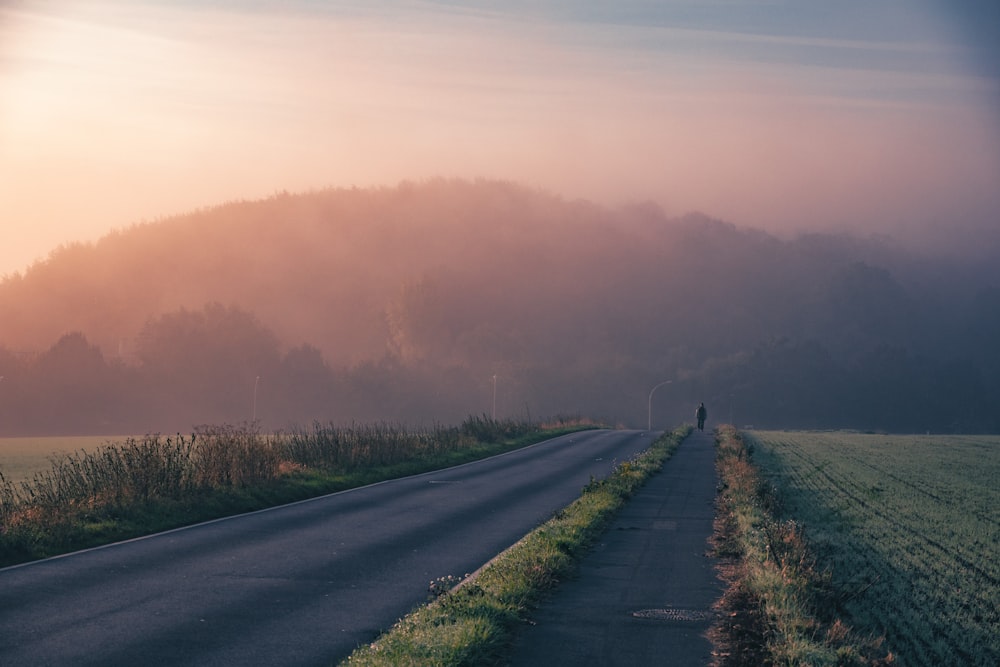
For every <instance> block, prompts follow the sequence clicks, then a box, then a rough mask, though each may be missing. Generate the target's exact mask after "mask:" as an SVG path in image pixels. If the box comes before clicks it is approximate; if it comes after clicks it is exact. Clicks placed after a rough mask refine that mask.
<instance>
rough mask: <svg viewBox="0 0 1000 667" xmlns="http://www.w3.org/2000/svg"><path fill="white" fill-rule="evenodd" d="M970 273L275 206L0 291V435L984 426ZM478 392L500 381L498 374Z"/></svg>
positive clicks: (87, 258) (635, 216)
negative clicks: (677, 424)
mask: <svg viewBox="0 0 1000 667" xmlns="http://www.w3.org/2000/svg"><path fill="white" fill-rule="evenodd" d="M993 266H994V265H992V264H990V263H988V262H985V261H983V262H980V263H978V264H971V263H969V262H964V261H961V260H958V259H955V258H944V257H941V258H934V257H927V256H921V257H918V256H915V255H913V254H911V253H908V252H904V251H903V250H901V249H900V248H899V247H898V246H897V245H895V244H894V242H893V241H892V240H891V239H860V238H856V237H849V236H838V235H821V234H813V235H805V236H800V237H797V238H794V239H790V240H788V239H785V240H783V239H779V238H776V237H774V236H771V235H769V234H767V233H765V232H762V231H759V230H750V229H741V228H738V227H736V226H734V225H732V224H729V223H725V222H722V221H718V220H713V219H711V218H709V217H707V216H703V215H700V214H693V215H688V216H685V217H682V218H668V217H667V216H665V215H664V214H663V212H662V211H661V210H659V209H658V208H657V207H656V206H653V205H636V206H629V207H621V208H617V209H609V208H605V207H602V206H598V205H596V204H593V203H589V202H585V201H566V200H564V199H561V198H559V197H557V196H555V195H552V194H550V193H546V192H540V191H536V190H532V189H530V188H526V187H523V186H520V185H517V184H512V183H504V182H493V181H479V182H466V181H443V180H442V181H431V182H427V183H420V184H413V183H404V184H401V185H400V186H398V187H394V188H383V189H368V190H358V189H329V190H322V191H315V192H309V193H304V194H297V195H292V194H287V193H280V194H277V195H275V196H273V197H271V198H269V199H266V200H262V201H253V202H231V203H227V204H223V205H220V206H218V207H214V208H211V209H205V210H200V211H195V212H192V213H190V214H187V215H182V216H177V217H173V218H168V219H163V220H157V221H154V222H147V223H143V224H139V225H136V226H134V227H132V228H129V229H125V230H120V231H117V232H115V233H112V234H110V235H108V236H106V237H105V238H103V239H101V240H100V241H98V242H97V243H94V244H74V245H69V246H64V247H61V248H58V249H56V250H55V251H53V252H52V253H51V255H50V256H49V258H48V259H46V260H45V261H41V262H37V263H36V264H35V265H33V266H32V267H30V268H29V269H28V270H27V271H25V272H24V274H15V275H13V276H7V277H5V278H4V280H3V281H2V283H0V376H3V377H4V380H3V381H2V382H0V433H10V434H12V433H38V432H45V433H64V432H73V433H121V432H147V431H172V430H187V429H189V428H190V427H191V426H192V425H194V424H198V423H205V422H223V421H229V422H232V421H242V420H246V419H252V418H254V417H256V418H258V419H260V420H261V422H262V423H263V425H264V426H266V427H268V428H286V427H289V426H291V425H293V424H303V423H305V424H308V423H309V422H310V421H312V420H314V419H318V420H321V421H327V420H333V421H340V422H342V421H351V420H370V419H389V420H398V421H406V422H410V423H428V422H431V421H435V420H443V421H450V420H453V419H457V418H460V417H462V416H464V415H465V414H468V413H469V412H484V411H485V412H490V411H491V410H492V406H493V392H494V387H495V389H496V406H497V407H496V409H497V412H498V414H502V415H528V414H533V415H546V414H556V413H585V414H589V415H594V416H601V417H604V418H607V419H612V420H616V421H621V422H624V423H628V424H632V425H640V424H644V423H645V420H646V417H647V414H646V410H647V397H648V392H649V389H650V387H652V386H653V385H655V384H657V383H658V382H661V381H663V380H665V379H673V383H672V384H671V385H669V386H667V387H664V388H661V389H660V390H658V391H657V393H656V401H655V403H654V405H655V416H656V419H655V421H656V422H657V423H658V424H661V425H666V424H667V422H668V421H673V420H679V419H685V418H686V419H690V418H691V417H690V414H688V413H690V412H692V411H693V406H694V405H696V404H697V403H698V401H700V400H704V401H706V403H707V404H708V405H709V407H710V411H711V412H710V418H709V420H710V422H711V421H712V420H715V419H718V420H721V419H724V418H725V419H726V420H729V419H730V418H732V420H733V421H735V422H738V423H754V424H755V425H757V426H775V427H783V426H788V427H799V428H802V427H832V426H849V427H855V428H868V429H889V430H917V431H924V430H935V431H937V430H996V429H997V428H998V427H1000V423H998V421H997V420H998V416H997V413H998V411H997V410H995V409H992V408H991V406H995V405H997V404H998V398H1000V387H998V383H997V380H996V379H995V378H997V377H1000V375H998V371H1000V354H998V351H997V349H996V346H995V344H994V342H993V341H995V340H998V339H1000V288H998V285H1000V280H998V276H997V271H996V269H995V268H993ZM494 376H496V379H495V380H494Z"/></svg>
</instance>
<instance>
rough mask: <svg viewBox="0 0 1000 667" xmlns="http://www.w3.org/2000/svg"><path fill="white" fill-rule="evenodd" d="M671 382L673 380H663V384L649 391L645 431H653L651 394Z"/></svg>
mask: <svg viewBox="0 0 1000 667" xmlns="http://www.w3.org/2000/svg"><path fill="white" fill-rule="evenodd" d="M672 382H673V380H664V381H663V382H661V383H660V384H658V385H656V386H655V387H653V388H652V389H650V390H649V401H648V405H647V406H646V430H647V431H652V430H653V392H654V391H656V390H657V389H659V388H660V387H662V386H663V385H665V384H671V383H672Z"/></svg>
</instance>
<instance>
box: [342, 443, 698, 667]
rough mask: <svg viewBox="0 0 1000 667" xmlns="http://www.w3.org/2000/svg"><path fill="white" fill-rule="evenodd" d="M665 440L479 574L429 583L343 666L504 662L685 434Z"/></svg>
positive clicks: (594, 485)
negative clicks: (525, 625)
mask: <svg viewBox="0 0 1000 667" xmlns="http://www.w3.org/2000/svg"><path fill="white" fill-rule="evenodd" d="M690 431H691V428H690V427H689V426H687V427H682V428H679V429H677V430H675V431H674V432H672V433H667V434H664V435H663V436H662V437H661V438H659V439H658V440H657V441H656V442H655V443H654V444H653V445H652V446H651V447H650V448H649V449H648V450H646V451H645V452H643V453H642V454H640V455H638V456H636V457H635V458H633V459H632V460H630V461H625V462H623V463H620V464H619V465H618V466H616V468H615V469H614V471H613V472H612V473H611V474H610V475H609V476H608V477H607V478H605V479H603V480H591V482H590V483H589V484H588V485H587V486H586V487H585V488H584V490H583V493H582V494H581V496H580V498H579V499H577V500H576V501H574V502H573V503H572V504H570V505H569V506H567V507H566V508H564V509H562V510H560V511H559V512H558V513H556V515H555V516H554V517H553V518H552V519H550V520H549V521H547V522H546V523H544V524H542V525H541V526H539V527H538V528H537V529H535V530H534V531H532V532H531V533H529V534H528V535H526V536H525V537H523V538H522V539H521V540H519V541H518V542H517V543H515V544H514V545H513V546H511V547H510V548H508V549H507V550H506V551H504V552H503V553H501V554H500V555H499V556H497V557H496V558H494V559H493V560H492V561H490V562H489V563H488V564H487V565H485V566H484V567H483V568H481V569H480V570H479V571H478V572H476V573H475V574H473V575H472V576H470V577H469V578H467V579H465V580H464V581H461V582H460V583H459V584H458V585H457V586H455V587H453V588H450V589H449V585H450V584H451V583H454V582H447V581H446V582H432V584H431V589H432V592H434V593H436V594H437V596H436V598H435V599H433V600H432V601H430V602H428V603H427V604H426V605H424V606H421V607H419V608H417V609H416V610H414V611H413V612H411V613H410V614H409V615H407V616H406V617H405V618H403V619H401V620H400V621H399V622H398V623H396V625H394V626H393V627H392V628H391V629H390V630H388V631H387V632H386V633H385V634H383V635H382V636H381V637H379V638H378V639H377V640H376V641H375V642H373V643H372V644H369V645H366V646H363V647H360V648H358V649H357V650H356V651H355V652H354V653H353V654H351V655H350V656H349V657H348V658H347V659H346V660H345V661H344V662H343V663H341V664H342V665H350V666H358V665H363V666H366V667H368V666H381V665H385V666H389V665H418V664H419V665H438V666H442V667H443V666H450V665H490V664H498V663H500V662H501V661H502V658H503V654H504V651H505V650H506V648H507V646H508V645H509V643H510V641H511V639H512V637H513V634H514V632H515V631H516V629H517V627H518V625H519V624H520V623H522V622H523V619H524V618H525V616H526V614H527V613H528V612H529V611H530V609H532V608H533V607H534V606H535V605H537V604H538V602H539V601H540V600H541V599H542V598H543V597H544V595H545V594H546V592H547V591H549V590H550V589H551V588H552V587H554V586H555V585H556V584H557V583H558V582H559V580H561V579H563V578H565V577H566V576H567V575H568V574H569V573H571V572H572V571H573V569H574V568H575V567H576V566H577V563H578V561H579V559H580V558H581V557H582V555H583V554H584V553H585V551H586V549H587V548H588V547H589V546H590V545H591V544H592V543H593V541H594V540H595V539H596V538H597V537H598V536H600V534H601V533H602V532H603V531H604V529H605V528H606V527H607V526H608V524H609V523H610V521H611V520H612V518H613V517H614V515H615V513H616V512H617V511H618V510H619V509H620V508H621V507H622V505H623V504H624V503H625V502H626V501H627V500H628V498H630V497H631V496H632V495H633V494H634V493H635V491H636V490H637V489H638V488H639V487H640V486H642V485H643V484H644V483H645V482H646V480H647V479H648V478H649V477H650V476H651V475H652V474H654V473H655V472H657V471H658V470H659V469H660V468H661V467H662V466H663V463H664V461H666V460H667V459H668V458H670V456H671V455H672V454H673V452H674V450H675V449H676V448H677V446H678V445H679V444H680V442H681V441H682V440H683V439H684V438H685V437H686V436H687V435H688V433H690Z"/></svg>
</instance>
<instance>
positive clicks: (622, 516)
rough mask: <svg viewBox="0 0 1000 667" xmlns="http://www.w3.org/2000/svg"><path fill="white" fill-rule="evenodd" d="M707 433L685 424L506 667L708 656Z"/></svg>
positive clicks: (710, 487)
mask: <svg viewBox="0 0 1000 667" xmlns="http://www.w3.org/2000/svg"><path fill="white" fill-rule="evenodd" d="M714 456H715V448H714V440H713V436H712V434H711V433H709V432H707V431H706V432H704V433H703V432H700V431H694V432H693V433H692V434H691V435H690V436H688V438H687V439H685V440H684V442H683V443H682V444H681V446H680V447H679V448H678V449H677V451H676V452H675V453H674V456H673V457H672V458H671V459H669V460H668V461H667V462H666V463H665V464H664V466H663V469H662V470H661V471H660V472H659V473H657V474H656V475H655V476H654V477H653V478H652V479H650V480H649V481H648V482H647V483H646V485H645V486H644V487H642V489H640V490H639V492H638V493H637V494H636V495H635V496H633V497H632V499H631V500H630V501H629V502H628V504H627V505H626V506H625V507H624V508H623V509H622V511H621V512H620V513H619V515H618V517H617V518H616V519H615V521H614V522H613V523H612V525H611V527H610V528H609V529H608V531H607V532H606V533H605V534H604V536H603V537H602V539H601V540H600V541H599V543H598V544H597V545H595V547H594V549H593V550H592V551H591V552H590V553H589V554H588V555H587V556H586V557H585V558H584V560H583V562H582V563H581V568H580V572H579V575H578V576H576V577H574V578H572V579H570V580H569V581H565V582H563V583H562V584H560V586H559V587H558V588H557V589H556V591H555V592H554V594H553V596H552V597H551V598H549V599H548V600H547V601H546V602H545V603H544V604H543V605H542V607H541V608H540V609H538V610H536V612H535V613H534V614H532V621H533V622H534V623H535V624H534V625H527V626H525V628H524V629H523V630H522V631H521V633H520V635H519V636H518V638H517V640H516V641H515V644H514V647H513V650H512V651H511V653H510V658H509V661H508V664H509V665H511V666H512V667H534V666H536V665H537V666H545V667H553V666H554V665H560V666H561V667H562V666H565V665H588V666H589V665H594V666H598V665H599V666H602V667H603V666H614V665H622V666H623V667H638V666H640V665H684V666H686V665H707V664H708V663H709V662H710V660H711V650H712V649H711V644H710V643H709V641H708V639H707V638H706V637H705V632H706V631H707V630H708V628H709V625H710V624H711V620H712V618H713V616H712V614H711V611H710V609H711V606H712V604H713V603H714V602H715V601H716V600H717V599H719V597H721V595H722V584H721V582H720V581H719V580H718V578H717V577H716V573H715V567H714V566H715V562H714V559H712V558H710V557H709V556H708V555H707V554H708V550H709V545H708V539H709V537H710V536H711V534H712V518H713V515H714V510H715V507H714V502H715V493H716V487H717V477H716V473H715V465H714Z"/></svg>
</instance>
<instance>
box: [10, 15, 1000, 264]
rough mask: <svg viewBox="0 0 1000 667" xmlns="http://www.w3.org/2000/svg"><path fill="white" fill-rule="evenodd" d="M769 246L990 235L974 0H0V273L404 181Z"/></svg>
mask: <svg viewBox="0 0 1000 667" xmlns="http://www.w3.org/2000/svg"><path fill="white" fill-rule="evenodd" d="M436 177H445V178H466V179H476V178H487V179H505V180H513V181H517V182H520V183H524V184H526V185H528V186H531V187H537V188H541V189H544V190H549V191H552V192H554V193H556V194H559V195H562V196H564V197H566V198H573V199H575V198H583V199H589V200H593V201H596V202H600V203H604V204H608V205H618V204H624V203H629V202H635V201H654V202H656V203H658V204H659V205H660V206H661V207H662V208H663V209H664V211H666V212H667V213H668V214H671V215H680V214H683V213H685V212H688V211H694V210H697V211H702V212H704V213H707V214H709V215H712V216H714V217H718V218H722V219H725V220H727V221H730V222H733V223H735V224H738V225H746V226H754V227H760V228H764V229H768V230H772V231H775V232H781V233H785V232H788V231H790V230H801V229H820V230H827V229H847V230H853V231H864V232H874V233H893V234H896V235H903V236H905V235H907V234H912V235H914V236H919V235H927V233H928V232H934V233H936V234H937V237H941V236H943V235H954V234H965V233H967V232H970V233H971V232H975V230H977V229H978V230H983V229H986V230H993V229H996V228H997V227H1000V214H998V211H1000V187H998V184H1000V4H998V3H995V2H985V1H984V2H981V1H978V0H938V1H934V0H869V1H862V0H844V1H842V2H836V3H830V2H819V1H818V0H817V1H816V2H813V1H811V0H810V1H802V0H747V1H740V2H737V1H734V0H714V1H713V0H660V1H654V0H618V1H615V2H610V1H601V2H598V1H595V0H533V1H527V0H514V1H510V2H505V3H495V2H485V1H472V0H465V1H463V0H452V1H439V2H432V1H416V0H395V1H394V0H371V1H363V0H355V1H348V2H338V1H331V2H320V1H319V0H288V1H285V2H279V1H277V0H274V1H266V0H259V1H253V2H250V1H248V2H235V1H224V0H204V1H197V2H196V1H187V0H185V1H181V0H174V1H171V2H167V1H166V0H162V1H152V0H104V1H100V2H92V1H89V0H37V1H33V0H29V1H24V2H22V1H18V0H0V215H2V230H0V276H3V275H8V274H11V273H13V272H18V271H23V270H24V269H25V268H26V267H27V266H29V265H30V264H31V263H33V262H34V261H37V260H42V259H44V258H45V257H47V256H48V253H49V252H50V251H51V250H53V249H54V248H56V247H57V246H58V245H59V244H62V243H71V242H76V241H85V242H86V241H94V240H97V239H99V238H100V237H101V236H103V235H105V234H107V233H108V232H110V231H111V230H114V229H122V228H127V227H128V226H130V225H132V224H134V223H139V222H144V221H149V220H156V219H160V218H162V217H165V216H169V215H172V214H179V213H185V212H188V211H190V210H192V209H195V208H199V207H204V206H212V205H215V204H219V203H223V202H225V201H231V200H238V199H257V198H262V197H268V196H270V195H272V194H274V193H275V192H280V191H286V190H287V191H290V192H296V191H303V190H309V189H314V188H325V187H352V186H357V187H369V186H394V185H396V184H397V183H399V182H400V181H403V180H415V181H419V180H424V179H429V178H436Z"/></svg>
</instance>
